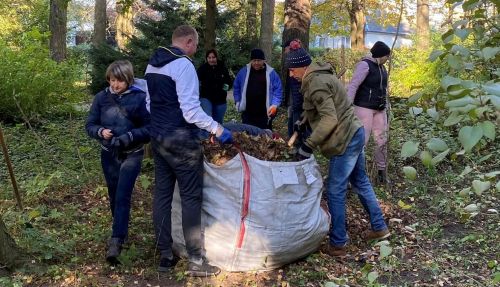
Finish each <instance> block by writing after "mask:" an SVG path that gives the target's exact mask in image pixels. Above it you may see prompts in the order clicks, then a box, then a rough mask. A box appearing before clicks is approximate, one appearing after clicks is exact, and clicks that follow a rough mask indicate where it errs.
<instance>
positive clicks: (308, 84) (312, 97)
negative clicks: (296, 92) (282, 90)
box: [301, 63, 362, 157]
mask: <svg viewBox="0 0 500 287" xmlns="http://www.w3.org/2000/svg"><path fill="white" fill-rule="evenodd" d="M301 93H302V94H303V95H304V104H303V107H304V116H305V117H306V118H307V120H308V121H309V125H310V126H311V128H312V134H311V136H310V137H309V138H308V139H307V140H306V143H307V144H308V145H309V146H311V147H318V148H319V149H320V151H321V153H322V154H323V155H324V156H326V157H331V156H335V155H341V154H343V153H344V152H345V150H346V148H347V145H348V144H349V143H350V142H351V139H352V137H353V135H354V133H355V132H356V131H357V130H358V129H359V128H360V127H362V124H361V122H360V121H359V120H358V118H357V117H356V116H355V115H354V109H353V107H352V104H351V103H350V102H349V100H348V99H347V92H346V89H345V87H344V86H343V85H342V83H341V82H340V81H339V80H338V79H337V77H336V76H335V74H334V72H333V69H332V66H331V65H330V64H327V63H312V64H311V65H310V66H309V67H308V68H307V71H306V73H305V75H304V77H303V79H302V87H301Z"/></svg>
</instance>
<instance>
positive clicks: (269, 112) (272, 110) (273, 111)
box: [267, 105, 278, 118]
mask: <svg viewBox="0 0 500 287" xmlns="http://www.w3.org/2000/svg"><path fill="white" fill-rule="evenodd" d="M277 109H278V107H277V106H275V105H272V106H270V107H269V109H268V110H267V116H268V117H270V118H273V117H274V116H276V112H277Z"/></svg>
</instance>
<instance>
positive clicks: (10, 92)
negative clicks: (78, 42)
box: [0, 30, 79, 121]
mask: <svg viewBox="0 0 500 287" xmlns="http://www.w3.org/2000/svg"><path fill="white" fill-rule="evenodd" d="M46 38H47V35H46V34H42V33H40V32H38V31H37V30H34V31H31V32H28V33H26V34H25V35H23V37H22V39H21V42H22V44H21V46H20V47H12V46H9V45H7V44H6V43H5V42H3V41H0V67H2V68H1V69H0V83H1V85H0V120H7V121H17V120H20V119H22V118H25V119H27V120H38V119H40V118H41V117H43V116H47V115H49V114H51V113H54V112H58V111H60V109H61V104H62V105H66V106H70V104H71V103H74V102H75V100H74V99H75V98H76V97H77V96H78V95H79V93H78V92H77V90H76V89H75V87H74V82H75V80H76V79H77V77H78V69H77V67H76V65H74V64H73V63H71V62H70V61H68V62H65V63H61V64H58V63H56V62H55V61H53V60H52V59H50V58H49V51H48V48H47V47H46V46H45V45H44V44H42V43H44V42H45V43H46V41H45V40H46Z"/></svg>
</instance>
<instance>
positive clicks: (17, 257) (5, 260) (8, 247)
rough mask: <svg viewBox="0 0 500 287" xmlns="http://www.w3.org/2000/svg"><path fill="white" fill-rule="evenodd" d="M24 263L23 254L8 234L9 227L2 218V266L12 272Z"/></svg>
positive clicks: (0, 253) (0, 250)
mask: <svg viewBox="0 0 500 287" xmlns="http://www.w3.org/2000/svg"><path fill="white" fill-rule="evenodd" d="M22 261H23V254H22V253H21V251H20V250H19V248H18V247H17V245H16V242H15V241H14V239H12V237H11V236H10V235H9V233H8V232H7V227H6V226H5V223H4V222H3V220H2V218H1V217H0V265H2V266H6V267H7V268H8V269H10V270H12V269H14V268H16V267H18V266H20V265H21V264H22Z"/></svg>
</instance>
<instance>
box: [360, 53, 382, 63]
mask: <svg viewBox="0 0 500 287" xmlns="http://www.w3.org/2000/svg"><path fill="white" fill-rule="evenodd" d="M363 60H370V61H372V62H373V63H375V64H377V65H378V63H377V60H376V59H375V58H373V57H372V56H371V55H368V56H364V57H362V58H361V61H363Z"/></svg>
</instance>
